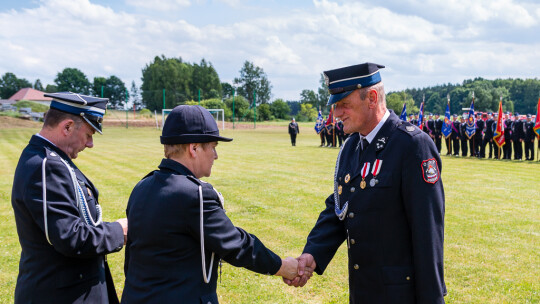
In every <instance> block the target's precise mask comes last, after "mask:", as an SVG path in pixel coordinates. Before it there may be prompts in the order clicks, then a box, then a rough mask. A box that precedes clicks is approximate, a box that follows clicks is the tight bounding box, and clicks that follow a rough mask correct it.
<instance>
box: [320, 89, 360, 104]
mask: <svg viewBox="0 0 540 304" xmlns="http://www.w3.org/2000/svg"><path fill="white" fill-rule="evenodd" d="M352 92H353V91H347V92H343V93H339V94H335V95H330V98H329V99H328V103H327V104H326V105H327V106H330V105H333V104H335V103H336V102H339V101H340V100H342V99H343V98H345V97H347V96H349V94H351V93H352Z"/></svg>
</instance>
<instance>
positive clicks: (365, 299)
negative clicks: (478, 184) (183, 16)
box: [285, 63, 446, 304]
mask: <svg viewBox="0 0 540 304" xmlns="http://www.w3.org/2000/svg"><path fill="white" fill-rule="evenodd" d="M383 67H384V66H382V65H378V64H373V63H364V64H360V65H355V66H350V67H345V68H341V69H336V70H331V71H326V72H324V75H325V77H326V80H327V84H328V88H329V91H330V94H331V96H330V99H329V101H328V105H331V104H335V108H334V114H335V116H336V117H339V118H340V119H341V120H342V121H343V127H344V131H345V133H349V134H351V135H350V136H349V138H348V139H347V141H346V142H345V143H344V144H343V147H342V148H341V150H340V153H339V155H338V157H337V161H336V170H335V173H334V193H333V194H331V195H330V196H329V197H328V198H327V199H326V202H325V203H326V208H325V209H324V211H322V212H321V214H320V216H319V219H318V220H317V223H316V224H315V227H313V229H312V230H311V232H310V234H309V236H308V239H307V243H306V246H305V247H304V251H303V254H302V255H301V256H300V257H299V258H298V260H299V261H298V274H299V276H298V277H297V278H295V279H294V280H292V281H289V280H286V281H285V283H288V284H290V285H294V286H303V285H304V284H306V282H307V279H308V277H304V276H303V273H304V267H305V266H309V267H310V268H315V271H316V272H317V273H318V274H322V273H323V272H324V270H325V269H326V267H327V266H328V264H329V263H330V261H331V260H332V258H333V256H334V254H335V253H336V251H337V250H338V248H339V247H340V246H341V244H342V243H343V242H345V241H346V242H347V248H348V251H349V253H348V257H349V292H350V302H351V303H430V304H433V303H444V299H443V297H444V295H445V294H446V286H445V283H444V276H443V271H444V267H443V239H444V233H443V231H444V190H443V185H442V181H441V175H440V171H441V159H440V157H439V153H438V151H437V148H436V147H435V144H434V143H433V141H432V140H431V138H430V137H429V136H428V135H427V134H425V133H424V132H422V131H421V130H420V129H419V128H417V127H416V126H413V125H411V124H410V123H409V122H403V121H401V120H400V119H399V117H398V116H397V115H396V114H395V113H394V112H393V111H389V110H387V109H386V99H385V93H384V86H383V84H382V82H381V76H380V72H379V69H381V68H383Z"/></svg>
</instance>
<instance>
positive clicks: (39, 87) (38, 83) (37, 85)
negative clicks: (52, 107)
mask: <svg viewBox="0 0 540 304" xmlns="http://www.w3.org/2000/svg"><path fill="white" fill-rule="evenodd" d="M34 89H35V90H38V91H43V84H42V83H41V80H39V78H38V79H36V81H35V82H34Z"/></svg>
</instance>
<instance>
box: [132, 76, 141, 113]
mask: <svg viewBox="0 0 540 304" xmlns="http://www.w3.org/2000/svg"><path fill="white" fill-rule="evenodd" d="M130 91H131V94H130V96H131V101H132V102H133V107H135V109H139V108H140V107H141V94H140V92H139V87H138V86H137V85H136V84H135V80H133V81H131V90H130Z"/></svg>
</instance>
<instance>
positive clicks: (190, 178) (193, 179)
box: [186, 175, 203, 186]
mask: <svg viewBox="0 0 540 304" xmlns="http://www.w3.org/2000/svg"><path fill="white" fill-rule="evenodd" d="M186 177H187V178H188V179H189V180H190V181H192V182H194V183H195V184H197V185H198V186H202V183H203V181H201V180H199V179H198V178H196V177H195V176H193V175H186Z"/></svg>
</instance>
